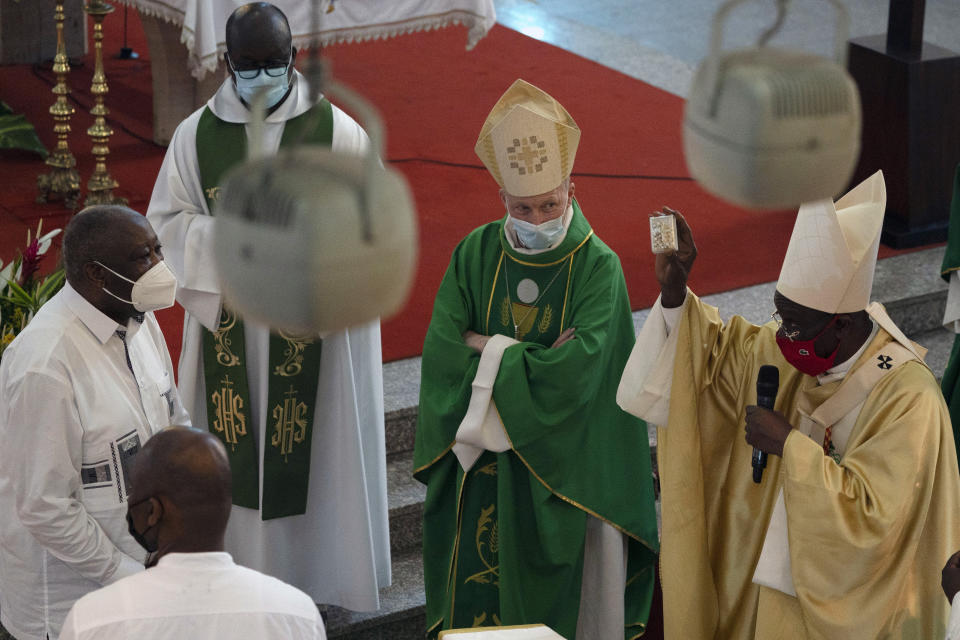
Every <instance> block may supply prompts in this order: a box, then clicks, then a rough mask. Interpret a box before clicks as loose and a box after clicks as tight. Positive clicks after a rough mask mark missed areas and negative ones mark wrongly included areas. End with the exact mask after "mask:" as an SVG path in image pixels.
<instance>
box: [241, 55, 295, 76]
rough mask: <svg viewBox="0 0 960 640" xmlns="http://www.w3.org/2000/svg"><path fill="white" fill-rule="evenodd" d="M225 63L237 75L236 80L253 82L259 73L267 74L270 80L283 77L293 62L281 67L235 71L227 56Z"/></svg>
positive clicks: (262, 67) (261, 67)
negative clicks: (241, 79)
mask: <svg viewBox="0 0 960 640" xmlns="http://www.w3.org/2000/svg"><path fill="white" fill-rule="evenodd" d="M227 62H228V63H229V64H230V70H231V71H233V72H234V73H235V74H237V77H238V78H243V79H244V80H253V79H254V78H256V77H257V76H258V75H260V72H261V71H263V72H264V73H265V74H267V75H268V76H269V77H271V78H279V77H280V76H282V75H284V74H285V73H286V72H287V69H288V68H289V67H290V63H291V62H293V60H290V61H289V62H287V64H285V65H282V66H277V65H274V66H271V67H267V66H259V67H255V68H253V69H237V68H236V67H234V66H233V61H232V60H231V59H230V57H229V56H227Z"/></svg>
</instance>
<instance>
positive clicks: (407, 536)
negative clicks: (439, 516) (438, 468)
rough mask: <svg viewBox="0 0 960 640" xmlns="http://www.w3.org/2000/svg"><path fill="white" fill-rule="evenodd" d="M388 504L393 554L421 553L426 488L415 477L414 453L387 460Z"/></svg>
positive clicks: (391, 457) (409, 452)
mask: <svg viewBox="0 0 960 640" xmlns="http://www.w3.org/2000/svg"><path fill="white" fill-rule="evenodd" d="M387 491H388V497H387V503H388V505H389V509H390V552H391V553H392V554H394V555H397V554H400V555H402V554H405V553H408V552H411V551H419V550H420V543H421V540H422V537H423V501H424V499H425V498H426V496H427V488H426V486H424V485H423V484H421V483H420V482H419V481H417V480H415V479H414V477H413V452H412V451H405V452H400V453H396V454H393V455H391V456H390V458H389V459H388V460H387Z"/></svg>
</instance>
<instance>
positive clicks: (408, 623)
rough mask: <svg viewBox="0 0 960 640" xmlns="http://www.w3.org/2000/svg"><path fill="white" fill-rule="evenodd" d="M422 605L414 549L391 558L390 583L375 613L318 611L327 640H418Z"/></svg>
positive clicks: (420, 574)
mask: <svg viewBox="0 0 960 640" xmlns="http://www.w3.org/2000/svg"><path fill="white" fill-rule="evenodd" d="M425 603H426V597H425V596H424V591H423V561H422V560H421V557H420V550H419V549H417V550H416V551H415V552H412V553H406V554H401V555H395V556H394V557H393V584H391V585H390V586H389V587H387V588H386V589H383V590H381V591H380V609H379V610H378V611H373V612H366V613H356V612H353V611H347V610H346V609H341V608H340V607H331V606H327V607H321V611H323V617H324V620H325V622H326V625H327V637H328V638H330V639H331V640H333V639H334V638H336V639H337V640H421V639H422V638H423V635H424V631H425V630H426V626H427V625H426V617H425V613H424V611H425V609H424V607H425Z"/></svg>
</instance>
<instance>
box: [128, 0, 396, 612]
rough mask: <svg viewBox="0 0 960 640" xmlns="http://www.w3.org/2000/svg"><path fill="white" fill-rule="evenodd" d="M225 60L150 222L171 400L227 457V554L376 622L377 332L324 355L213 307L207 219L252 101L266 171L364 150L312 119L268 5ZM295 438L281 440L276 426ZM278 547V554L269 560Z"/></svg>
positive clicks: (336, 112) (385, 548)
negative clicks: (285, 157)
mask: <svg viewBox="0 0 960 640" xmlns="http://www.w3.org/2000/svg"><path fill="white" fill-rule="evenodd" d="M226 45H227V54H226V55H225V56H224V61H225V63H226V65H227V68H228V69H229V70H230V76H229V77H228V78H227V79H226V80H225V81H224V83H223V85H221V87H220V89H219V90H218V91H217V93H216V94H215V95H214V96H213V97H212V98H211V99H210V101H209V102H208V103H207V104H206V105H205V106H204V107H203V108H201V109H199V110H198V111H196V112H195V113H194V114H192V115H190V116H189V117H188V118H187V119H186V120H184V121H183V122H182V123H181V124H180V126H179V127H177V130H176V132H175V133H174V135H173V139H172V140H171V141H170V147H169V149H168V150H167V155H166V157H165V158H164V161H163V166H162V167H161V168H160V173H159V175H158V176H157V182H156V185H155V186H154V190H153V195H152V196H151V199H150V206H149V208H148V210H147V218H148V219H149V220H150V222H151V223H152V224H153V225H154V227H155V228H156V230H157V234H158V235H159V236H160V239H161V240H162V241H163V244H164V246H165V248H166V252H167V256H168V258H169V260H170V267H171V268H172V269H173V270H174V272H175V273H176V274H177V277H178V278H179V280H180V284H181V288H180V291H179V293H178V295H177V298H178V300H179V302H180V304H181V305H183V307H184V309H185V310H186V314H185V317H184V330H183V350H182V351H181V353H180V363H179V378H178V381H179V386H180V389H181V391H182V392H183V401H184V405H185V406H186V407H187V410H188V411H189V413H190V416H191V418H192V419H193V423H194V424H195V425H197V426H198V427H200V428H208V429H209V430H210V432H211V433H213V434H214V435H216V436H218V437H220V438H221V441H222V442H224V444H225V445H226V447H227V453H228V455H229V457H230V465H231V469H232V471H233V504H234V509H233V515H232V516H231V518H230V524H229V526H228V528H227V534H226V545H227V546H226V548H227V549H228V550H229V551H230V553H232V554H233V556H234V557H235V558H236V559H237V562H239V563H240V564H242V565H245V566H249V567H252V568H254V569H257V570H258V571H263V572H265V573H268V574H270V575H274V576H277V577H278V578H280V579H282V580H285V581H287V582H289V583H291V584H293V585H295V586H297V587H298V588H300V589H303V590H304V591H306V592H307V593H309V594H310V595H311V596H312V597H313V599H314V601H315V602H319V603H325V604H334V605H338V606H341V607H346V608H348V609H352V610H355V611H370V610H374V609H377V608H378V607H379V595H378V591H379V589H382V588H384V587H386V586H388V585H389V584H390V579H391V576H390V540H389V525H388V517H387V480H386V446H385V436H384V419H383V364H382V356H381V350H380V324H379V322H378V321H376V320H375V321H373V322H371V323H368V324H366V325H363V326H359V327H350V328H349V329H346V330H343V331H336V332H334V333H331V334H327V335H325V336H324V337H323V340H322V345H321V341H320V339H319V337H316V336H307V337H304V338H303V339H293V338H291V337H289V336H288V337H284V336H282V335H278V334H276V333H271V332H270V331H269V329H268V328H267V327H266V326H264V325H262V324H260V323H257V322H255V321H253V320H252V319H250V318H241V317H240V316H239V315H238V314H236V313H234V312H233V310H231V309H230V308H229V307H227V306H224V305H222V302H223V300H222V296H221V289H220V280H219V277H218V274H217V268H216V264H215V261H214V256H213V242H214V234H215V231H216V227H215V225H214V218H213V216H212V212H213V211H214V209H215V206H214V204H215V202H216V201H217V199H218V198H219V197H220V190H219V186H218V185H219V184H220V181H221V179H222V177H223V175H225V173H226V172H227V171H228V170H230V169H232V168H234V167H236V166H238V165H240V164H241V163H242V162H243V160H244V158H245V156H246V150H247V147H248V145H253V142H252V141H249V140H248V137H249V133H250V127H251V125H250V123H251V121H252V120H253V115H252V113H251V111H250V109H249V108H248V105H249V104H250V103H251V101H252V100H253V96H254V95H256V93H257V90H258V89H264V90H265V91H266V99H267V113H268V115H267V118H266V122H265V123H264V126H263V134H264V135H263V139H262V140H261V141H260V142H261V143H262V144H261V148H262V150H263V152H264V153H265V154H266V155H273V154H275V153H276V152H277V151H278V149H280V150H282V149H284V148H288V147H289V146H291V145H293V144H296V143H297V142H299V141H303V142H304V143H308V144H318V145H326V146H329V147H331V148H332V149H333V150H334V151H337V152H342V153H356V154H360V153H362V152H363V150H364V149H365V148H366V147H367V144H368V140H367V135H366V133H364V131H363V129H362V128H360V125H358V124H357V123H356V122H355V121H354V120H353V119H351V118H350V116H348V115H347V114H345V113H344V112H343V111H341V110H340V109H338V108H337V107H336V106H334V105H332V104H330V102H328V101H327V100H326V99H320V100H319V101H317V102H316V103H315V101H314V99H313V98H312V97H311V95H310V92H309V90H308V89H309V88H308V86H307V82H306V78H305V77H304V76H302V75H300V73H299V72H298V71H297V70H296V69H294V67H293V61H294V60H295V59H296V49H295V48H294V47H293V46H292V41H291V36H290V28H289V25H288V24H287V20H286V17H284V15H283V13H282V12H281V11H280V10H279V9H277V8H276V7H274V6H273V5H270V4H268V3H265V2H257V3H251V4H248V5H243V6H241V7H239V8H238V9H237V10H236V11H235V12H234V13H233V14H232V15H231V17H230V19H229V20H228V22H227V25H226ZM323 205H324V203H322V202H320V203H318V209H317V212H318V215H323ZM285 284H286V283H283V282H278V283H277V286H285ZM288 338H290V339H289V340H288ZM285 353H287V354H290V353H295V354H296V356H295V358H297V359H299V362H293V358H287V357H285ZM285 365H293V366H285ZM292 369H295V371H292ZM291 374H292V375H291ZM291 384H292V385H293V391H294V392H295V395H294V397H293V398H291V397H290V395H288V392H290V391H291ZM289 406H297V407H300V406H302V407H303V409H304V410H303V413H302V415H298V416H296V417H295V419H294V418H293V417H291V419H289V420H288V419H284V416H287V417H290V412H288V411H287V409H286V407H289ZM294 422H296V423H297V425H298V437H297V438H296V439H294V440H291V439H290V438H287V437H286V435H285V434H286V433H289V431H288V430H285V428H284V426H283V425H290V424H292V423H294ZM300 425H302V427H300ZM278 540H283V541H287V542H285V543H284V545H283V546H282V548H278V546H277V541H278ZM302 540H323V541H324V544H323V545H322V546H320V547H307V546H303V545H301V544H298V542H299V541H302Z"/></svg>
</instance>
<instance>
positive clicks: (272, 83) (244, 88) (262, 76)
mask: <svg viewBox="0 0 960 640" xmlns="http://www.w3.org/2000/svg"><path fill="white" fill-rule="evenodd" d="M290 67H291V65H290V63H288V64H287V70H286V72H285V73H284V74H283V75H282V76H276V77H274V76H269V75H267V72H266V69H260V73H258V74H257V77H256V78H251V79H249V80H247V79H245V78H241V77H240V76H239V74H237V73H236V71H234V76H233V77H234V80H235V81H236V83H237V94H238V95H239V96H240V97H241V98H243V101H244V102H246V103H247V105H250V106H253V99H254V97H255V96H256V95H257V92H258V91H260V90H261V89H266V90H267V96H266V102H265V103H264V104H265V105H266V108H267V109H270V108H272V107H273V106H274V105H276V104H277V103H278V102H280V100H281V99H282V98H283V96H285V95H286V93H287V89H288V88H289V86H290ZM230 68H231V69H232V68H233V63H231V65H230Z"/></svg>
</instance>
